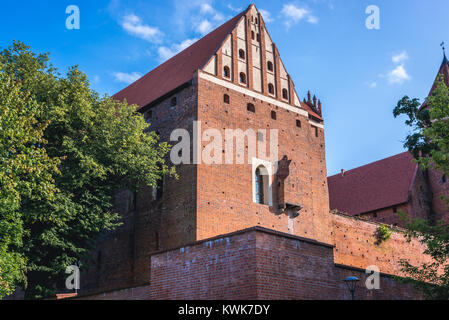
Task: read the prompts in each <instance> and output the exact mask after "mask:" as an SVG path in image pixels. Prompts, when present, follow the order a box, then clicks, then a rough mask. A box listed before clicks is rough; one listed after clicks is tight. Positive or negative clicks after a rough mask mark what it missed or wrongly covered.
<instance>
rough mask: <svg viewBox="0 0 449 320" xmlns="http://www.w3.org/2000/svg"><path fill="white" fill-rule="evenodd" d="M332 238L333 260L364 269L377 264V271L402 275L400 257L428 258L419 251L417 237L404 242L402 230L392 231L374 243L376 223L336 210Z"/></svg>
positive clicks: (418, 260)
mask: <svg viewBox="0 0 449 320" xmlns="http://www.w3.org/2000/svg"><path fill="white" fill-rule="evenodd" d="M333 224H334V227H333V231H332V236H333V241H334V244H335V249H334V256H335V263H337V264H343V265H347V266H353V267H357V268H361V269H364V270H365V269H366V268H367V267H368V266H371V265H375V266H377V267H379V269H380V272H383V273H386V274H394V275H402V273H401V271H400V269H401V266H400V263H399V261H400V259H407V260H409V261H410V263H412V264H414V265H420V264H421V263H423V262H428V261H430V260H429V259H430V258H429V257H428V256H425V255H424V254H423V251H424V247H423V246H422V245H421V244H420V243H419V242H418V241H417V240H412V241H411V243H408V242H407V241H406V239H405V238H404V235H403V233H401V232H393V233H392V235H391V238H390V239H389V240H387V241H384V242H382V243H381V244H376V242H377V238H376V235H375V234H376V231H377V227H378V224H376V223H374V222H369V221H362V220H359V219H356V218H353V217H349V216H343V215H339V214H334V215H333Z"/></svg>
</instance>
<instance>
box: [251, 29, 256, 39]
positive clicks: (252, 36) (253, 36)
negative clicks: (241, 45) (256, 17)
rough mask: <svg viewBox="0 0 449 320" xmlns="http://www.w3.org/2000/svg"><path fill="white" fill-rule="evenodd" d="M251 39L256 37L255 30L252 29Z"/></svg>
mask: <svg viewBox="0 0 449 320" xmlns="http://www.w3.org/2000/svg"><path fill="white" fill-rule="evenodd" d="M251 39H253V40H254V39H255V35H254V31H251Z"/></svg>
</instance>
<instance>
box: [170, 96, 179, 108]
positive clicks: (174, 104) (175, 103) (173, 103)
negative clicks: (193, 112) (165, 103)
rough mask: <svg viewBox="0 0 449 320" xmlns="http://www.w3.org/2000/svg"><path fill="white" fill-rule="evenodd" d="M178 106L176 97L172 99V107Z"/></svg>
mask: <svg viewBox="0 0 449 320" xmlns="http://www.w3.org/2000/svg"><path fill="white" fill-rule="evenodd" d="M177 104H178V99H177V98H176V97H173V98H172V99H171V102H170V105H171V106H172V107H174V106H176V105H177Z"/></svg>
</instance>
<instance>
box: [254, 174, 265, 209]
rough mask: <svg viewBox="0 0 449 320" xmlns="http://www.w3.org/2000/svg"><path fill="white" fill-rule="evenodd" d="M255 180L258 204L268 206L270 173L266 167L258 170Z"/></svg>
mask: <svg viewBox="0 0 449 320" xmlns="http://www.w3.org/2000/svg"><path fill="white" fill-rule="evenodd" d="M255 180H256V181H254V183H255V189H256V203H258V204H268V201H267V200H268V197H267V195H268V173H267V170H266V169H265V167H264V166H260V167H259V168H257V169H256V177H255Z"/></svg>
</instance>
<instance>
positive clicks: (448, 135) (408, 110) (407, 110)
mask: <svg viewBox="0 0 449 320" xmlns="http://www.w3.org/2000/svg"><path fill="white" fill-rule="evenodd" d="M426 104H427V107H426V108H424V109H421V110H420V103H419V101H418V100H417V99H413V100H411V99H409V98H408V97H404V98H403V99H402V100H400V101H399V102H398V105H397V106H396V108H395V109H394V116H395V117H397V116H399V115H406V116H407V117H408V120H407V121H406V124H407V125H409V126H410V127H411V128H412V130H413V132H412V133H411V134H409V135H408V136H407V138H406V142H405V147H407V148H408V149H409V150H410V152H412V153H413V155H414V156H415V158H416V161H417V163H418V164H419V166H420V167H421V168H423V169H426V168H432V169H436V170H438V171H439V172H441V173H442V174H446V175H449V89H448V87H447V86H446V84H445V83H444V78H443V75H440V76H439V77H438V79H437V82H436V86H435V88H434V90H433V92H432V95H431V96H430V97H428V98H427V101H426ZM403 219H405V220H407V233H406V236H407V238H408V240H411V239H412V238H417V239H419V241H420V242H421V243H422V244H424V245H425V247H426V250H425V253H426V254H428V255H430V256H431V257H432V262H430V263H425V264H422V265H419V266H415V265H412V264H411V263H410V262H409V261H405V260H402V261H401V263H402V270H403V271H405V272H406V274H408V276H409V278H408V279H404V280H403V281H405V282H410V283H412V284H413V285H415V286H416V288H418V289H419V290H421V291H422V293H423V294H424V295H425V297H427V298H429V299H445V300H446V299H449V226H447V225H444V224H443V223H442V222H437V223H433V224H431V223H430V222H429V221H426V220H423V219H410V217H405V216H403Z"/></svg>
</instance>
